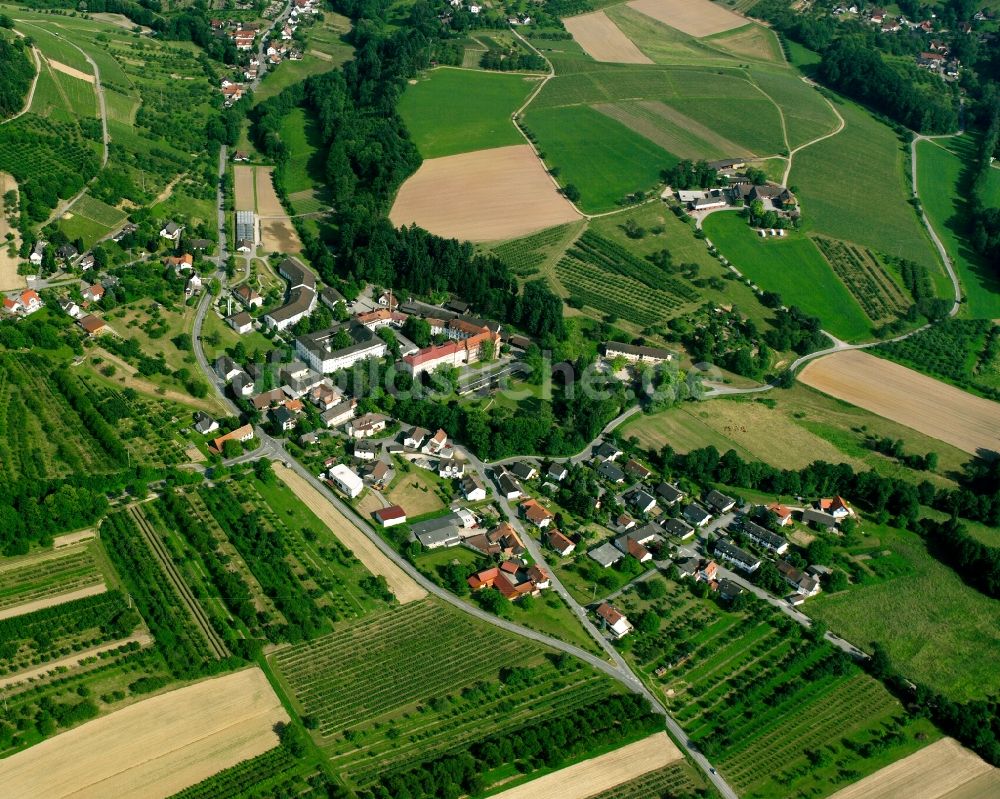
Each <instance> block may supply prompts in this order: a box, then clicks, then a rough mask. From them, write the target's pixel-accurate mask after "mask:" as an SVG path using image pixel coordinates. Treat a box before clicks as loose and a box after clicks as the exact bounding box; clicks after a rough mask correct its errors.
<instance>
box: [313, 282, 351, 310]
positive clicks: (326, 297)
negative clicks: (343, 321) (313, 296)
mask: <svg viewBox="0 0 1000 799" xmlns="http://www.w3.org/2000/svg"><path fill="white" fill-rule="evenodd" d="M319 298H320V299H321V300H322V301H323V302H325V303H326V304H327V305H329V306H330V307H331V308H332V307H333V306H334V305H336V304H337V303H338V302H343V303H345V304H346V302H347V299H346V298H345V297H344V295H343V294H341V293H340V292H339V291H337V289H335V288H334V287H333V286H326V287H325V288H324V289H323V290H322V291H321V292H320V293H319Z"/></svg>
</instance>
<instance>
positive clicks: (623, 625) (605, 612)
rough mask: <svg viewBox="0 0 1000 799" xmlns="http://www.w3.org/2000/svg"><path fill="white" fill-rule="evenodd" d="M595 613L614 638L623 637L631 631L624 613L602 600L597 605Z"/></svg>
mask: <svg viewBox="0 0 1000 799" xmlns="http://www.w3.org/2000/svg"><path fill="white" fill-rule="evenodd" d="M597 615H598V617H599V618H600V619H601V620H602V621H603V622H604V623H605V625H606V626H607V628H608V629H609V630H610V631H611V634H612V635H614V637H615V638H624V637H625V636H626V635H628V634H629V633H630V632H632V625H631V624H629V620H628V619H627V618H626V616H625V614H624V613H622V612H621V611H620V610H618V609H617V608H615V607H614V606H613V605H609V604H608V603H607V602H602V603H601V604H600V605H599V606H598V608H597Z"/></svg>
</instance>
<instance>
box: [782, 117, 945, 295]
mask: <svg viewBox="0 0 1000 799" xmlns="http://www.w3.org/2000/svg"><path fill="white" fill-rule="evenodd" d="M837 110H838V111H840V113H841V114H842V115H843V117H844V119H845V120H846V122H847V127H846V128H844V130H842V131H841V132H840V133H838V134H837V135H836V136H833V137H832V138H829V139H826V140H824V141H821V142H818V143H817V144H814V145H812V146H811V147H807V148H806V149H804V150H802V151H801V152H800V153H798V154H797V155H796V156H795V163H794V166H793V167H792V173H791V177H790V178H789V183H790V185H792V186H794V187H795V188H796V189H797V191H796V194H797V195H798V198H799V200H800V202H801V203H802V216H803V221H804V224H805V226H806V229H807V230H810V231H815V232H816V233H823V234H825V235H827V236H831V237H832V238H836V239H841V240H843V241H852V242H855V243H857V244H860V245H863V246H866V247H871V248H872V249H874V250H876V251H877V252H881V253H886V254H887V255H892V256H895V257H899V258H908V259H910V260H911V261H916V262H917V263H919V264H923V265H924V266H926V267H927V268H928V269H929V270H930V271H931V275H932V277H934V279H935V280H936V281H940V280H942V279H944V278H945V276H944V271H943V269H942V267H941V264H940V263H939V262H938V259H937V256H936V254H935V252H934V250H933V248H932V246H931V243H930V239H929V238H928V236H927V233H926V231H925V230H924V229H923V227H922V226H921V224H920V220H919V219H918V218H917V215H916V212H915V211H914V209H913V206H911V205H910V204H909V202H908V199H909V196H910V192H909V187H908V185H907V181H906V176H905V168H904V167H905V149H906V148H905V147H904V145H903V144H902V143H901V142H900V141H899V139H898V138H897V137H896V134H895V133H893V131H892V130H891V129H890V128H889V127H887V126H886V125H883V124H882V123H881V122H878V121H877V120H875V119H874V118H873V117H872V116H871V115H870V114H869V113H868V112H867V111H865V110H863V109H861V108H859V107H858V106H856V105H853V104H852V103H849V102H847V101H840V102H838V104H837ZM831 186H835V187H836V190H835V191H831ZM872 197H878V198H879V199H878V208H877V211H876V210H875V209H874V208H873V206H872V203H871V198H872ZM939 285H941V286H943V284H939Z"/></svg>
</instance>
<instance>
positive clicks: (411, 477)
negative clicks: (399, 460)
mask: <svg viewBox="0 0 1000 799" xmlns="http://www.w3.org/2000/svg"><path fill="white" fill-rule="evenodd" d="M443 482H444V481H443V480H441V479H440V478H439V477H438V476H437V475H436V474H435V473H434V472H430V471H428V470H427V469H421V468H419V467H417V466H413V467H411V468H410V470H409V471H406V472H400V473H399V474H398V475H397V476H396V479H395V480H394V481H393V484H392V487H391V488H390V489H389V490H388V491H387V492H386V497H387V498H388V500H389V501H390V502H392V503H394V504H396V505H400V506H401V507H402V508H403V509H404V510H405V511H406V515H407V516H408V517H409V518H410V519H414V518H416V517H418V516H423V515H424V514H426V513H435V512H437V511H439V510H443V509H444V507H445V503H444V501H442V499H441V497H440V496H439V495H438V489H439V487H440V486H441V484H442V483H443Z"/></svg>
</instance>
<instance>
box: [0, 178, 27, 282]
mask: <svg viewBox="0 0 1000 799" xmlns="http://www.w3.org/2000/svg"><path fill="white" fill-rule="evenodd" d="M8 191H15V192H16V191H17V181H15V180H14V178H13V176H11V175H8V174H7V173H6V172H0V291H10V290H12V289H23V288H25V287H26V286H27V285H28V282H27V281H26V280H25V279H24V275H19V274H18V273H17V265H18V263H19V262H20V259H18V257H17V250H18V247H20V246H21V234H20V232H19V231H18V229H17V227H15V226H12V225H11V224H10V222H9V221H8V220H7V209H6V208H5V207H4V202H3V196H4V195H5V194H6V193H7V192H8ZM8 233H13V234H14V241H13V242H12V243H13V245H14V255H13V256H11V255H10V254H9V245H8V244H7V234H8Z"/></svg>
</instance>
